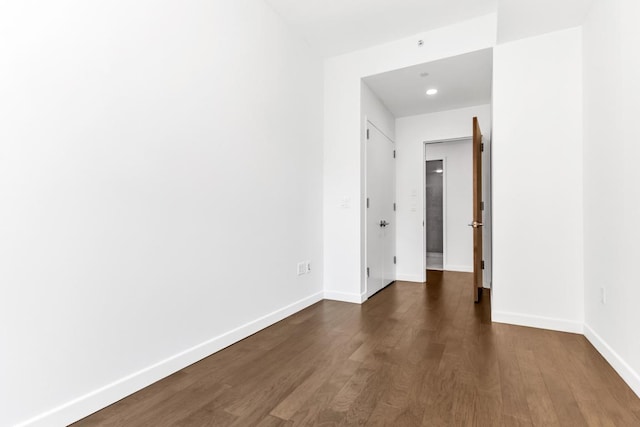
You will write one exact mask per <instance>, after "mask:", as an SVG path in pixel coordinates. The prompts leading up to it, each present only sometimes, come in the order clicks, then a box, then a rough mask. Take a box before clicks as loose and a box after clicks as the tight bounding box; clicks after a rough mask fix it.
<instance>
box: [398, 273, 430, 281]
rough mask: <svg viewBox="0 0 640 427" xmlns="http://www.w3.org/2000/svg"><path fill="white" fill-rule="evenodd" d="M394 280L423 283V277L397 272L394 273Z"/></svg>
mask: <svg viewBox="0 0 640 427" xmlns="http://www.w3.org/2000/svg"><path fill="white" fill-rule="evenodd" d="M396 280H399V281H401V282H417V283H424V277H421V276H418V275H413V274H398V275H396Z"/></svg>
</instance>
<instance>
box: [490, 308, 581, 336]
mask: <svg viewBox="0 0 640 427" xmlns="http://www.w3.org/2000/svg"><path fill="white" fill-rule="evenodd" d="M491 320H492V321H493V322H496V323H507V324H509V325H518V326H528V327H530V328H538V329H549V330H552V331H560V332H570V333H573V334H582V333H583V332H584V325H583V324H582V323H581V322H576V321H573V320H566V319H554V318H551V317H541V316H530V315H526V314H519V313H507V312H503V311H494V312H492V313H491Z"/></svg>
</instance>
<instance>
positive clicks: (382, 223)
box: [380, 220, 389, 227]
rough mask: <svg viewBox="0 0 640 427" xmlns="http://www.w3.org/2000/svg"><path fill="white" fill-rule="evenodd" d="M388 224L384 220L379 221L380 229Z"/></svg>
mask: <svg viewBox="0 0 640 427" xmlns="http://www.w3.org/2000/svg"><path fill="white" fill-rule="evenodd" d="M387 225H389V223H388V222H387V221H385V220H382V221H380V227H386V226H387Z"/></svg>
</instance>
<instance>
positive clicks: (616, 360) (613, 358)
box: [584, 324, 640, 397]
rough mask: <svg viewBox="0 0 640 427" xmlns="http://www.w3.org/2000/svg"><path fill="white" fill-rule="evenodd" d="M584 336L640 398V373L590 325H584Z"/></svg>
mask: <svg viewBox="0 0 640 427" xmlns="http://www.w3.org/2000/svg"><path fill="white" fill-rule="evenodd" d="M584 336H585V337H587V339H588V340H589V342H590V343H591V344H593V346H594V347H595V348H596V350H598V352H599V353H600V354H601V355H602V357H604V358H605V360H606V361H607V362H609V364H610V365H611V366H612V367H613V369H615V371H616V372H617V373H618V375H620V376H621V377H622V379H623V380H624V382H626V383H627V384H628V385H629V387H631V390H633V392H634V393H635V394H636V395H638V397H640V373H638V372H636V371H635V370H634V369H633V368H632V367H631V366H629V364H628V363H627V362H625V361H624V359H623V358H622V357H620V355H619V354H618V353H616V352H615V350H614V349H613V348H611V346H610V345H609V344H607V342H606V341H605V340H603V339H602V337H601V336H600V335H598V334H597V333H596V332H595V331H594V330H593V329H591V328H590V327H589V325H587V324H585V325H584Z"/></svg>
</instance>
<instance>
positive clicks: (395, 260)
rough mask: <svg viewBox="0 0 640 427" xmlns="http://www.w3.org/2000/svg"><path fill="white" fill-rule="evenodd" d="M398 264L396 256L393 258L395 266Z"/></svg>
mask: <svg viewBox="0 0 640 427" xmlns="http://www.w3.org/2000/svg"><path fill="white" fill-rule="evenodd" d="M396 262H397V259H396V257H395V256H394V257H393V263H394V264H395V263H396Z"/></svg>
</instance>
